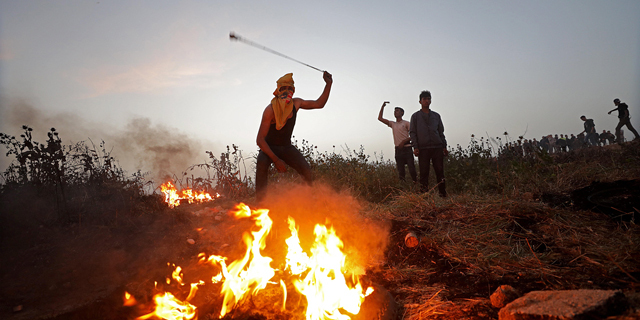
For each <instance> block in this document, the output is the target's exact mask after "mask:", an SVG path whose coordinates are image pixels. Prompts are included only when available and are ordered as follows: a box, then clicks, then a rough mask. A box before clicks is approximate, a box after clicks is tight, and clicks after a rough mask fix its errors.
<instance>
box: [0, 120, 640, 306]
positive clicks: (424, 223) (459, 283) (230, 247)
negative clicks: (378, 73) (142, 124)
mask: <svg viewBox="0 0 640 320" xmlns="http://www.w3.org/2000/svg"><path fill="white" fill-rule="evenodd" d="M30 132H31V131H30V129H29V128H28V127H25V135H24V136H23V137H21V138H20V139H16V138H13V137H10V136H8V135H3V136H2V137H1V138H2V140H1V142H2V144H3V145H5V146H6V147H7V149H8V150H9V152H10V154H9V156H13V157H15V158H16V161H15V162H14V165H13V166H12V167H10V168H9V169H7V171H6V172H5V173H4V174H3V178H4V180H3V184H2V190H1V194H0V201H1V202H0V203H1V209H0V210H1V219H2V220H1V225H2V229H1V232H2V233H1V240H2V243H1V256H2V261H3V262H2V263H1V264H0V277H1V281H2V286H1V289H0V292H1V294H0V318H2V319H133V318H136V317H138V316H142V315H144V314H146V313H149V312H151V311H152V309H150V308H151V307H152V303H151V302H152V297H153V295H154V294H155V293H157V292H158V291H162V290H165V291H172V292H174V294H176V296H180V297H182V298H184V297H186V296H187V295H188V293H189V289H188V288H185V287H182V286H179V285H176V284H175V281H174V282H172V284H167V283H166V282H167V281H166V278H167V277H170V275H171V273H172V271H173V270H174V269H175V266H181V268H182V270H183V273H184V280H185V282H187V283H191V282H196V281H197V279H200V278H203V277H211V272H212V271H211V270H202V268H201V267H200V266H199V264H198V261H199V258H198V257H199V254H200V253H206V254H207V255H209V254H224V255H226V256H229V257H235V256H241V254H242V251H243V250H244V249H243V248H244V244H243V243H242V241H241V239H242V233H243V232H244V231H246V230H248V229H250V228H251V224H250V223H248V222H246V221H241V220H237V219H234V218H232V217H231V213H232V212H233V211H234V210H235V209H234V208H236V205H237V204H239V203H246V204H248V205H249V206H250V207H252V209H258V208H268V209H269V210H270V215H271V218H272V219H273V221H274V229H273V231H272V234H273V235H272V236H270V238H268V239H269V241H271V242H269V243H275V245H273V246H270V245H267V248H266V249H265V250H266V252H269V253H272V254H273V255H272V256H273V257H274V261H276V262H277V261H279V259H281V257H279V256H278V254H281V253H278V252H276V251H278V248H279V245H278V243H279V242H280V241H281V240H283V239H282V237H281V235H282V234H283V233H284V231H283V230H281V229H282V228H283V226H282V225H283V222H284V221H285V220H286V216H287V215H289V216H292V217H294V218H295V219H296V221H297V222H298V223H299V225H300V234H301V243H302V244H305V243H307V242H309V241H310V240H309V239H305V238H310V237H311V236H310V233H311V232H310V230H311V229H312V226H313V225H314V224H316V223H326V222H327V219H329V222H330V223H331V225H333V226H334V227H335V228H336V232H337V233H338V234H339V235H340V238H341V239H342V240H343V241H344V244H345V250H346V251H347V252H349V254H348V256H349V258H350V259H352V260H353V261H354V262H353V263H354V265H357V266H358V267H360V268H362V273H363V276H362V281H363V282H364V283H366V284H370V285H375V286H376V288H380V289H379V290H378V291H383V292H386V291H388V292H389V294H390V296H391V297H393V300H394V301H395V303H396V305H397V307H396V308H394V309H393V310H389V311H388V312H389V314H391V313H394V314H395V316H393V317H391V316H390V315H389V316H390V318H388V319H497V318H498V316H497V314H498V310H499V309H497V308H494V307H492V306H491V303H490V301H489V296H490V295H491V294H492V293H493V292H494V291H495V289H496V288H497V287H498V286H500V285H505V284H507V285H511V286H513V287H514V288H516V289H517V290H518V291H520V292H521V293H526V292H529V291H532V290H560V289H577V288H584V289H619V290H622V291H623V292H624V293H625V294H626V296H627V298H628V299H629V301H630V307H629V308H628V310H627V311H626V312H625V313H624V314H622V315H618V316H612V317H610V319H631V318H633V317H634V316H635V317H638V316H640V296H639V295H638V293H637V290H638V286H639V285H640V267H639V266H640V229H639V228H638V225H637V224H636V222H637V221H638V217H639V214H640V212H639V211H638V208H640V203H639V202H640V194H639V190H640V182H639V181H640V142H637V141H636V142H629V143H624V144H621V145H611V146H605V147H592V148H588V149H580V150H575V151H571V152H567V153H560V154H551V155H550V154H547V153H546V152H537V153H535V154H533V155H530V156H527V157H524V156H522V155H521V154H518V153H513V152H509V149H508V148H506V147H505V146H502V145H495V144H491V143H489V142H487V141H484V140H480V141H473V140H472V143H471V145H470V147H469V148H467V149H461V148H458V149H456V150H452V152H451V155H450V156H449V157H448V159H447V160H446V161H447V162H446V164H445V167H446V172H445V175H446V178H447V190H448V191H449V194H450V196H449V197H448V198H440V197H438V196H437V195H436V192H431V193H418V192H416V189H417V188H416V186H414V185H412V184H411V183H401V182H399V181H398V179H397V176H396V173H395V165H394V163H393V162H392V161H389V160H384V159H374V160H372V159H370V157H369V156H367V155H366V154H365V152H364V149H363V148H362V147H361V148H360V149H359V150H347V151H348V152H343V153H335V152H333V153H318V152H317V151H315V150H316V149H315V147H314V146H313V145H311V144H310V143H309V142H307V141H302V143H301V144H300V145H298V147H299V148H300V150H301V151H302V152H303V154H305V156H306V157H307V159H308V160H309V162H310V164H311V165H312V168H313V170H314V172H315V174H316V176H317V178H318V179H317V183H315V184H314V186H312V187H308V186H302V185H300V184H299V183H300V181H299V178H298V177H297V176H296V174H295V173H291V172H289V173H287V174H277V173H275V172H274V173H272V174H271V176H270V183H272V188H271V189H270V195H269V196H268V198H267V199H266V200H265V202H263V203H260V204H257V203H256V202H255V198H254V195H253V182H252V179H251V177H250V175H245V174H244V171H243V170H244V169H243V168H245V167H246V166H247V164H248V163H250V162H251V161H253V159H245V158H243V156H242V152H241V150H238V148H237V147H235V146H232V147H230V148H228V149H227V151H226V152H225V153H222V154H221V155H220V156H219V157H218V156H215V155H213V154H212V153H210V162H208V163H203V164H196V165H194V166H193V167H192V168H188V169H187V170H185V172H187V174H185V175H183V176H181V177H174V182H175V183H176V184H177V185H178V186H179V187H184V188H186V187H189V188H194V189H198V190H206V191H207V192H210V193H211V194H215V193H218V194H220V197H219V198H218V199H216V200H214V201H212V202H206V203H202V204H190V205H187V204H184V205H180V206H177V207H175V208H169V207H168V206H167V204H166V203H165V202H164V195H162V194H161V192H160V191H159V189H158V188H157V187H158V186H159V184H160V183H162V182H160V183H158V182H149V181H147V180H146V179H145V175H144V174H143V173H140V172H138V173H135V174H131V175H130V174H127V173H125V172H124V171H123V170H122V169H120V168H119V167H118V165H117V160H116V159H113V158H112V157H111V156H110V154H109V153H108V152H107V151H106V150H107V149H108V148H106V147H105V146H104V143H103V144H100V145H98V146H95V145H86V144H82V143H81V144H77V145H74V146H65V145H63V144H62V142H61V140H60V139H59V138H58V134H57V132H56V131H55V129H52V131H51V132H50V135H49V137H50V140H49V141H47V142H46V143H44V144H38V143H37V142H35V141H32V139H31V136H30ZM191 169H194V171H198V172H204V174H202V175H201V176H193V175H190V174H189V173H188V172H194V171H191ZM195 169H197V170H195ZM163 182H164V181H163ZM150 188H151V190H154V189H155V191H154V192H149V191H148V190H149V189H150ZM284 229H285V230H286V226H285V227H284ZM408 233H413V234H414V235H416V238H417V239H418V241H419V242H418V245H417V246H415V247H412V248H409V247H407V246H406V245H405V237H406V235H407V234H408ZM188 240H191V241H188ZM125 292H128V293H130V294H132V295H133V296H134V297H135V298H136V299H137V300H138V303H137V304H136V305H135V306H123V297H124V295H125ZM265 292H269V290H265ZM290 300H295V296H292V297H291V298H290ZM265 301H267V302H265ZM300 301H301V299H300V298H299V297H298V300H297V303H293V302H289V300H288V302H287V310H286V311H282V310H280V309H276V308H274V307H273V305H274V304H273V303H271V302H269V297H268V295H267V294H264V295H263V296H262V297H260V298H251V299H247V301H244V302H243V303H241V304H239V305H238V307H237V308H236V309H235V310H234V312H231V313H228V314H227V315H226V316H225V317H224V319H297V318H300V312H299V310H300V308H302V307H303V305H304V303H303V302H300ZM191 302H192V303H193V304H194V305H197V306H198V318H199V319H217V318H218V317H217V315H218V314H219V309H220V297H219V286H216V285H215V284H206V285H203V286H202V287H201V288H200V289H199V291H198V293H197V294H196V295H195V297H193V298H192V300H191ZM292 303H293V305H290V304H292ZM365 303H366V300H365ZM270 306H271V307H270ZM364 308H365V307H364V306H363V313H365V311H366V310H364ZM363 317H365V316H363V315H360V318H363Z"/></svg>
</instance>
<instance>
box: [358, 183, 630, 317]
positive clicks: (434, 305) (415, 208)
mask: <svg viewBox="0 0 640 320" xmlns="http://www.w3.org/2000/svg"><path fill="white" fill-rule="evenodd" d="M367 214H368V215H369V216H370V217H372V218H378V219H380V218H386V219H393V220H395V221H399V222H400V223H402V224H403V225H404V226H406V227H407V228H411V229H412V230H414V231H416V230H418V232H419V233H420V234H419V237H420V238H421V242H420V246H419V247H418V249H417V250H414V251H411V250H405V251H404V254H400V255H399V256H398V257H397V258H399V259H398V261H393V262H390V263H389V264H388V265H387V266H386V268H384V270H383V271H382V272H381V273H382V275H381V277H382V279H384V281H386V282H387V283H389V285H388V287H389V290H390V291H391V292H392V294H393V295H394V296H395V297H396V299H397V302H398V303H399V304H400V305H401V306H403V308H404V317H403V319H454V318H464V316H463V315H461V314H460V312H462V311H461V310H467V313H474V314H475V313H483V312H484V311H482V309H483V308H480V306H481V305H483V306H484V309H486V308H487V305H488V298H489V295H490V294H491V293H492V292H493V291H494V290H495V289H496V287H497V286H499V285H502V284H510V285H513V286H514V287H516V289H519V290H520V291H521V292H522V293H525V292H528V291H531V290H534V289H535V290H540V289H546V290H559V289H577V288H605V289H606V288H610V289H625V290H631V291H635V290H636V289H637V288H638V287H640V281H638V279H637V278H638V277H637V276H636V277H634V276H633V273H635V274H637V273H638V272H639V271H640V268H639V266H640V227H639V226H638V225H636V224H634V223H632V222H615V221H614V220H612V219H611V218H610V217H608V216H606V215H604V214H600V213H594V212H590V211H574V210H571V209H559V208H553V207H550V206H548V205H546V204H544V203H542V202H538V201H528V200H521V199H514V198H506V197H504V196H484V197H479V196H465V195H457V196H452V197H449V198H446V199H441V198H439V197H435V196H432V195H430V194H415V193H402V194H400V195H398V196H397V197H395V198H394V199H393V200H392V201H390V202H389V204H388V205H370V207H369V208H367ZM403 230H404V229H403ZM403 230H400V231H399V232H402V231H403ZM396 245H397V246H401V245H402V244H401V243H400V244H396ZM428 250H431V251H434V252H436V253H437V255H436V257H438V256H439V257H440V261H435V259H434V256H433V255H425V253H424V252H426V251H428ZM416 256H422V259H420V258H416ZM430 260H431V261H430ZM441 261H444V265H443V264H442V263H441ZM465 282H468V288H460V287H456V286H463V287H464V286H465ZM482 286H484V287H485V289H483V291H482V292H473V291H474V290H478V288H479V287H482ZM465 289H466V290H465ZM460 292H464V293H466V296H470V297H473V299H471V300H473V301H471V300H469V299H468V298H467V299H461V298H456V297H461V296H465V294H463V295H460V294H459V293H460ZM475 297H478V298H475ZM477 299H480V300H477ZM478 301H483V303H479V302H478ZM479 308H480V309H479ZM489 309H490V307H489ZM495 312H497V310H496V311H495ZM486 316H487V318H493V317H492V315H491V314H487V315H486Z"/></svg>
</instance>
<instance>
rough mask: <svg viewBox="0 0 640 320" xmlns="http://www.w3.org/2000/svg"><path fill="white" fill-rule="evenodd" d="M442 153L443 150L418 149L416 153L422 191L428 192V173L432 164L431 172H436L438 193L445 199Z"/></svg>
mask: <svg viewBox="0 0 640 320" xmlns="http://www.w3.org/2000/svg"><path fill="white" fill-rule="evenodd" d="M443 151H444V149H443V148H429V149H420V152H419V153H418V165H419V166H420V185H421V189H422V191H423V192H427V191H429V171H430V170H431V168H430V165H431V163H433V171H435V172H436V181H437V182H438V191H439V192H440V196H443V197H446V196H447V191H446V189H445V183H444V153H443Z"/></svg>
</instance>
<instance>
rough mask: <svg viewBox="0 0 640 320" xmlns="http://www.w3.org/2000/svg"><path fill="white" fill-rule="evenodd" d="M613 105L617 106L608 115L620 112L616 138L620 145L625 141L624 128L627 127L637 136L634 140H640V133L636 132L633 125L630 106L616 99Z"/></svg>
mask: <svg viewBox="0 0 640 320" xmlns="http://www.w3.org/2000/svg"><path fill="white" fill-rule="evenodd" d="M613 104H615V105H616V108H615V109H613V110H611V111H609V113H608V114H611V112H614V111H616V110H617V111H618V119H619V121H618V125H617V126H616V137H617V139H618V143H622V142H623V141H624V135H623V134H622V130H620V129H622V126H627V128H629V130H631V132H633V134H634V135H635V136H636V137H635V138H634V140H635V139H640V136H639V135H638V131H636V129H635V128H634V127H633V126H632V125H631V116H630V115H629V106H628V105H627V104H626V103H624V102H620V99H618V98H615V99H613Z"/></svg>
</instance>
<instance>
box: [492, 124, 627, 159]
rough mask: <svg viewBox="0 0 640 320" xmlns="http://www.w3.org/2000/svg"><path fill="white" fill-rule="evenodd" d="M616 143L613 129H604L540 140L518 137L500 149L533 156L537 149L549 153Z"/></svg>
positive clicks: (504, 151)
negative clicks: (598, 132) (588, 133)
mask: <svg viewBox="0 0 640 320" xmlns="http://www.w3.org/2000/svg"><path fill="white" fill-rule="evenodd" d="M615 143H616V136H615V135H614V134H613V133H611V131H607V130H602V133H600V134H597V133H595V134H590V135H589V137H587V135H585V134H584V133H580V134H578V135H577V136H576V135H574V134H570V135H565V134H560V135H558V134H555V135H551V134H549V135H546V136H542V137H541V138H540V140H537V139H536V138H533V139H524V138H521V139H518V140H517V141H513V142H508V143H507V144H506V145H504V146H503V148H501V149H500V150H499V153H500V154H503V153H518V152H519V153H520V154H522V155H524V156H531V155H533V154H534V153H535V152H536V151H543V150H544V151H546V152H547V153H550V154H551V153H560V152H567V151H571V150H577V149H582V148H587V147H593V146H605V145H612V144H615Z"/></svg>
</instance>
